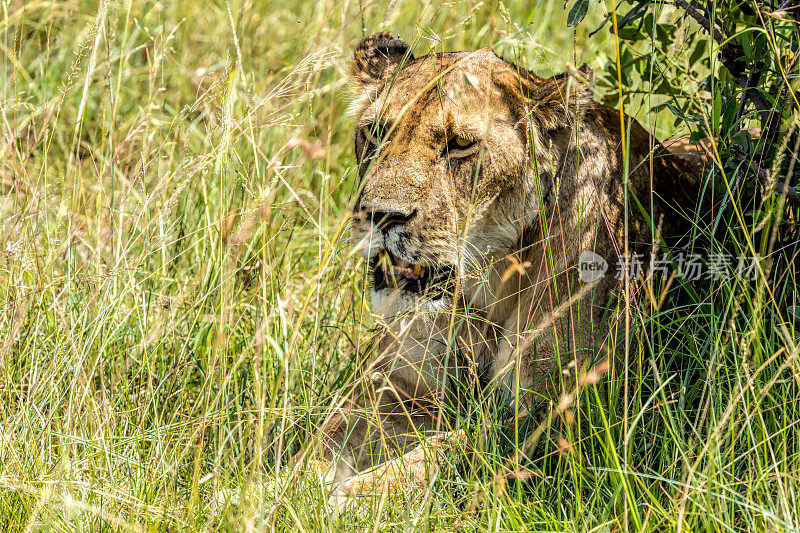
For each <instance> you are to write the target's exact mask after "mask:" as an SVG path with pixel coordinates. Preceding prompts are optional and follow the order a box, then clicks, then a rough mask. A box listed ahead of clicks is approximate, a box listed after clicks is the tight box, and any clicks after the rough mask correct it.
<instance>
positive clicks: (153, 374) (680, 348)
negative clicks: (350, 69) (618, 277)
mask: <svg viewBox="0 0 800 533" xmlns="http://www.w3.org/2000/svg"><path fill="white" fill-rule="evenodd" d="M605 9H606V8H605V7H604V6H602V5H593V7H592V8H591V10H590V12H589V15H588V18H587V21H588V23H585V24H584V25H583V26H581V27H579V29H578V30H577V33H575V32H574V30H568V29H567V28H566V11H565V10H564V9H563V6H562V4H561V3H560V2H556V1H551V0H546V1H544V2H541V3H538V4H537V5H534V6H531V5H530V4H529V3H528V2H523V1H509V2H504V3H492V2H487V3H485V4H475V3H472V2H448V3H416V2H410V1H405V0H396V1H394V0H393V1H391V2H388V3H376V2H368V1H363V2H362V1H359V2H351V1H349V0H321V1H317V2H312V1H307V0H299V1H297V2H294V3H288V2H272V1H266V2H250V1H232V2H227V3H223V2H189V1H173V2H151V1H143V2H133V1H132V0H120V1H117V2H114V1H109V2H105V3H101V4H98V3H96V2H87V1H77V0H69V1H64V2H53V1H49V0H42V1H36V0H33V1H30V2H24V1H10V2H9V1H4V2H2V19H0V32H2V41H0V243H1V244H0V298H1V300H0V302H2V303H0V305H2V313H0V524H2V525H0V529H2V530H10V531H16V530H59V531H61V530H92V531H93V530H99V529H101V528H107V529H112V530H117V529H118V530H135V531H152V530H187V531H195V530H217V529H231V530H240V529H248V530H253V529H260V528H267V529H273V528H275V529H278V528H280V529H284V528H285V529H291V530H316V529H351V530H361V529H366V528H369V529H373V530H378V529H380V530H383V529H397V530H406V529H426V530H427V529H431V530H432V529H458V530H461V529H465V530H481V531H482V530H487V529H491V530H523V529H525V530H528V529H530V530H553V531H556V530H557V531H561V530H576V531H577V530H581V531H612V530H614V531H622V530H634V529H635V530H638V529H646V530H664V529H668V530H670V529H676V528H682V529H683V530H684V531H694V530H730V529H734V530H742V529H745V530H746V529H755V530H766V531H782V530H796V529H797V528H798V522H799V521H798V518H797V513H798V500H797V491H798V489H799V488H800V484H799V483H798V474H797V472H798V464H797V463H798V458H799V457H800V456H799V455H798V429H797V420H798V419H799V418H800V416H798V415H799V413H798V409H797V407H796V405H797V399H798V371H800V369H798V366H797V349H796V347H795V342H796V341H795V337H794V327H793V322H792V318H791V313H792V312H794V311H792V309H796V308H792V309H787V308H781V309H777V308H776V304H775V300H774V299H772V296H771V295H772V294H775V293H781V294H783V293H793V292H794V285H795V278H794V276H795V272H794V270H792V269H788V270H785V271H784V274H783V276H782V277H781V278H780V279H779V281H780V284H778V285H770V286H769V289H770V290H769V291H767V290H766V289H767V286H766V285H765V281H764V280H763V279H762V280H761V281H759V282H757V283H755V284H749V283H745V282H744V281H737V280H732V281H729V282H726V283H722V284H720V285H719V286H718V287H716V288H715V291H716V292H715V294H716V296H715V297H713V298H712V297H710V296H709V295H706V294H697V293H695V294H694V296H693V298H689V301H688V302H686V301H681V302H679V303H680V305H681V307H678V304H677V303H676V304H675V305H671V303H669V304H668V305H666V306H664V307H662V308H649V307H648V306H647V304H646V303H645V302H644V301H642V302H638V304H639V308H640V309H642V310H643V311H642V313H641V314H639V313H637V315H636V316H635V317H634V318H633V324H634V326H633V330H634V337H635V339H636V341H637V342H636V343H635V346H636V347H638V348H636V349H634V351H633V355H632V357H633V359H634V360H635V361H634V362H633V363H632V364H633V367H634V368H633V369H632V371H631V372H630V374H629V376H628V381H626V380H625V379H624V377H623V376H622V375H620V374H617V373H615V372H611V373H610V374H609V375H608V377H607V378H606V379H604V380H602V381H601V383H599V384H598V385H597V386H590V387H587V388H586V389H585V390H584V391H583V392H582V394H581V396H580V397H579V399H578V400H577V403H576V404H575V405H572V406H571V407H570V409H567V410H563V411H561V414H560V416H559V417H556V418H557V419H556V420H554V422H553V424H550V425H548V426H547V427H546V430H545V433H544V435H543V438H541V439H539V441H537V443H536V446H534V447H532V449H525V450H522V451H523V452H524V453H523V454H522V457H523V458H524V459H525V461H524V466H519V468H518V469H517V470H516V471H515V472H514V475H512V476H510V477H511V479H510V480H509V479H508V478H509V476H508V474H509V472H508V471H507V470H504V469H505V468H506V467H507V465H508V461H507V458H508V457H509V455H510V453H511V448H510V445H511V440H510V439H512V438H513V436H510V435H512V434H513V431H512V432H510V431H508V428H507V427H506V426H504V425H503V424H502V423H500V421H498V422H497V423H487V422H486V420H485V419H483V418H482V417H487V416H488V417H490V420H492V419H491V417H498V418H502V416H503V414H502V413H495V414H492V415H488V414H485V413H483V412H482V411H481V410H480V404H479V403H478V402H477V401H476V402H474V403H473V404H472V411H471V412H469V411H470V410H469V409H468V410H467V411H468V413H467V414H466V415H464V421H463V427H464V428H465V430H466V431H467V432H468V434H469V436H470V440H471V442H472V443H473V444H474V446H473V447H472V448H471V451H470V453H469V454H464V455H463V457H462V456H458V454H456V456H454V457H452V465H451V466H452V468H449V469H446V471H445V472H444V473H443V474H442V475H441V476H440V477H439V479H438V480H434V481H432V482H431V483H430V484H429V485H428V486H427V488H425V489H423V490H418V491H415V492H413V493H409V494H407V495H406V497H402V498H400V497H391V498H389V497H384V498H363V499H362V500H361V501H359V503H358V504H357V505H356V506H355V509H354V510H350V511H347V510H346V511H344V512H342V513H338V514H337V513H333V512H332V511H331V509H330V508H329V507H327V506H326V502H327V498H328V494H327V492H326V489H325V487H324V486H323V485H321V484H320V480H319V479H317V478H315V477H314V476H300V477H297V476H295V477H286V475H285V473H286V471H287V468H286V462H287V460H288V458H289V457H290V456H291V455H292V454H293V453H295V452H296V451H297V450H299V449H301V447H302V446H304V445H305V444H306V443H308V441H309V439H310V438H311V436H312V435H313V431H314V428H315V425H316V424H318V423H319V422H320V421H321V420H322V418H323V416H324V415H325V412H326V410H327V409H328V408H329V407H330V406H332V405H335V404H336V403H337V402H338V401H339V400H340V394H341V387H342V386H343V385H344V384H345V383H346V382H347V381H348V379H349V377H350V376H351V375H352V374H353V373H354V372H355V371H356V370H357V369H358V367H359V365H360V363H361V362H362V361H363V360H365V359H366V358H368V357H369V355H370V354H369V351H368V350H367V349H365V348H364V347H365V346H367V344H366V342H365V341H366V340H368V339H369V336H370V328H371V326H372V319H371V318H370V315H369V306H368V301H367V300H366V299H365V298H364V289H365V285H366V276H365V268H366V266H365V264H364V263H363V261H361V260H359V259H357V258H356V257H354V256H353V255H351V253H350V248H349V245H348V243H347V239H346V236H347V210H348V202H349V200H350V196H351V194H352V193H353V191H354V190H355V188H356V186H357V184H356V179H355V170H354V159H353V156H352V153H351V150H352V148H351V138H352V124H351V123H350V121H349V119H348V117H347V114H346V109H347V104H348V102H347V95H346V87H345V80H346V71H347V66H348V62H349V58H350V55H351V50H352V47H353V46H354V44H355V43H356V42H357V41H358V39H359V38H360V37H361V36H362V35H363V34H364V32H367V33H371V32H373V31H377V30H379V29H391V30H392V31H394V32H400V33H402V34H403V37H404V38H405V39H406V40H408V41H409V42H416V43H417V51H418V52H422V53H424V52H425V51H427V50H428V49H429V48H435V49H436V50H456V49H466V48H475V47H483V46H490V45H494V46H495V47H496V50H498V51H499V52H501V53H504V54H506V55H507V56H508V57H512V58H514V59H515V60H518V61H521V62H522V63H523V64H525V65H527V66H528V67H529V68H532V69H534V70H536V71H537V72H538V73H540V74H542V75H548V74H552V73H555V72H559V71H561V70H563V68H564V66H565V64H567V63H572V64H580V63H581V62H584V61H586V62H590V63H594V64H595V66H596V67H597V66H602V65H598V64H597V58H598V57H599V58H601V59H602V58H613V57H614V56H615V53H616V52H615V48H614V40H613V35H612V34H610V33H609V32H607V31H602V32H599V33H597V34H596V35H594V36H593V37H591V38H589V37H587V30H590V29H592V28H594V27H596V26H597V25H598V24H599V21H600V20H601V18H602V17H603V15H604V13H605V11H604V10H605ZM605 60H606V59H603V61H605ZM611 61H613V59H611ZM642 105H643V104H642ZM643 109H644V108H637V107H632V108H628V111H629V112H630V113H632V114H634V115H637V113H642V110H643ZM638 118H640V119H642V122H643V123H650V124H651V125H652V127H653V128H654V129H657V133H658V134H659V135H660V136H662V137H665V136H667V135H670V134H672V133H673V132H672V131H667V130H668V128H669V124H670V122H669V121H668V120H666V119H665V118H664V117H660V118H659V117H655V118H653V117H645V116H641V115H640V116H639V117H638ZM749 230H750V228H742V227H735V226H733V227H729V228H726V229H725V231H723V232H722V233H723V236H722V237H720V238H721V239H722V240H726V241H727V243H728V245H729V246H733V247H737V246H738V247H739V248H741V249H745V248H746V243H744V242H741V239H742V235H744V234H748V233H749ZM757 245H759V246H760V245H761V243H757ZM770 283H771V282H770ZM668 302H671V301H668ZM776 312H780V313H784V315H782V316H784V318H785V317H786V316H789V318H785V320H784V326H783V328H782V329H777V330H776V329H773V328H765V327H764V326H763V324H765V323H774V322H775V321H774V320H772V321H767V322H765V315H770V316H771V315H772V314H774V313H776ZM786 313H789V314H788V315H787V314H786ZM623 391H627V393H626V394H624V393H623Z"/></svg>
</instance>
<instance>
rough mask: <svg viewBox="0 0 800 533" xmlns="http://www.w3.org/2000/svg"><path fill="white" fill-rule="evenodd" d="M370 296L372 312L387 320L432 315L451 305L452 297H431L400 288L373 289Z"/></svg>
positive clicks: (445, 309)
mask: <svg viewBox="0 0 800 533" xmlns="http://www.w3.org/2000/svg"><path fill="white" fill-rule="evenodd" d="M370 296H371V299H372V312H373V313H374V314H376V315H378V316H380V317H383V318H384V319H387V320H390V319H393V318H396V317H398V316H401V315H404V316H420V317H422V318H426V317H432V316H433V315H436V314H439V313H442V312H444V311H447V310H448V309H449V307H450V299H449V298H447V297H446V296H444V295H442V296H441V297H439V298H431V297H426V296H424V295H420V294H419V293H415V292H410V291H406V290H403V289H398V288H381V289H372V291H371V293H370Z"/></svg>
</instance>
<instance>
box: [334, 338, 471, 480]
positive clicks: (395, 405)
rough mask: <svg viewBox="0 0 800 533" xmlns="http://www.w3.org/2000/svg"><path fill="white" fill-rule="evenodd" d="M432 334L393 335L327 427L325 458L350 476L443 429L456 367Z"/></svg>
mask: <svg viewBox="0 0 800 533" xmlns="http://www.w3.org/2000/svg"><path fill="white" fill-rule="evenodd" d="M442 346H443V344H441V343H440V342H438V341H434V340H433V337H432V336H426V337H424V338H420V337H418V336H416V337H411V336H409V337H406V338H402V339H398V337H397V336H394V335H387V338H385V339H384V340H383V341H382V342H381V348H382V350H381V352H382V355H381V356H380V357H379V358H378V360H377V361H375V362H374V363H373V364H371V365H369V366H368V367H367V368H366V369H365V370H364V372H363V374H362V376H361V377H360V378H359V380H358V381H357V383H356V385H355V387H354V388H353V395H352V399H351V401H350V402H349V403H348V405H347V406H346V408H344V409H342V410H341V412H340V413H339V414H337V415H336V416H335V417H333V418H332V419H331V420H329V421H328V422H327V423H326V424H325V426H324V427H323V431H322V438H323V443H324V452H323V453H324V456H325V459H326V460H328V461H331V462H332V463H334V464H335V465H336V469H337V477H340V478H341V477H346V476H349V475H350V474H353V473H356V472H360V471H362V470H364V469H366V468H369V467H371V466H374V465H378V464H381V463H383V462H385V461H387V460H389V459H391V458H393V457H396V456H399V455H402V454H403V453H405V452H407V451H409V450H411V449H413V448H414V447H415V446H416V445H417V444H418V443H419V442H420V439H421V438H422V437H424V436H425V435H430V434H431V433H434V432H436V431H438V430H440V429H442V427H441V426H442V414H443V409H444V408H445V407H446V406H447V402H448V400H449V392H450V391H449V387H450V382H451V379H450V378H451V377H452V375H453V372H454V371H455V369H456V366H457V365H456V361H455V360H454V359H455V358H454V356H452V355H449V354H448V353H446V352H445V350H443V349H442V348H441V347H442Z"/></svg>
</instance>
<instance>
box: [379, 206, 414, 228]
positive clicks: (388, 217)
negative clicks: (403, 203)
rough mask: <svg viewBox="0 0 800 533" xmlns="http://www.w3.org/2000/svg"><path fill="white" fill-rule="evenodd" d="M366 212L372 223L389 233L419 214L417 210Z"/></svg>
mask: <svg viewBox="0 0 800 533" xmlns="http://www.w3.org/2000/svg"><path fill="white" fill-rule="evenodd" d="M366 211H367V214H368V216H369V218H370V220H372V223H373V224H375V225H376V226H378V228H379V229H380V230H381V231H383V232H387V231H389V230H390V229H392V228H393V227H394V226H397V225H399V224H407V223H408V222H409V221H410V220H411V219H412V218H414V215H415V214H416V212H417V210H416V209H414V210H411V211H402V210H399V209H366Z"/></svg>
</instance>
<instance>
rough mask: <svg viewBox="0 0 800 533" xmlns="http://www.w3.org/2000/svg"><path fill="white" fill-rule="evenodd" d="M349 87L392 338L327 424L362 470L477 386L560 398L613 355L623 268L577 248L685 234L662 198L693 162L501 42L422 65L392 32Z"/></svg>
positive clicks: (365, 225) (360, 237) (625, 245)
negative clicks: (600, 264)
mask: <svg viewBox="0 0 800 533" xmlns="http://www.w3.org/2000/svg"><path fill="white" fill-rule="evenodd" d="M583 75H587V73H584V72H582V71H581V72H579V73H578V74H577V76H578V77H580V76H583ZM352 84H353V91H354V103H353V112H354V114H355V116H356V117H357V121H358V126H357V134H356V151H357V157H358V158H359V168H360V175H361V176H362V179H363V182H362V187H361V192H360V194H359V196H358V198H357V199H356V201H355V204H354V208H353V228H352V233H353V240H354V243H355V244H356V246H357V248H358V249H359V250H360V251H361V252H362V253H363V254H364V255H365V256H366V257H367V258H368V259H370V260H371V261H372V264H373V268H374V269H375V272H376V274H375V283H374V287H373V289H372V302H373V312H374V313H376V314H377V315H378V316H379V317H381V318H382V324H383V326H382V327H383V333H382V335H381V338H380V341H379V351H380V356H379V357H378V360H377V361H375V362H374V363H373V364H372V365H371V366H370V367H369V368H368V369H366V371H365V373H364V376H363V378H362V379H361V380H360V381H359V382H358V383H357V384H356V385H355V388H354V391H353V392H354V396H353V398H354V400H353V403H352V404H350V405H349V406H348V408H347V409H345V410H344V412H343V413H341V414H339V415H337V416H336V417H335V418H334V419H331V420H328V423H327V424H326V428H325V430H324V431H325V436H326V443H327V448H326V450H327V451H326V453H327V454H328V455H329V456H330V457H333V456H336V455H337V454H338V455H339V456H340V457H342V458H343V459H344V462H345V463H347V464H349V465H350V467H352V468H354V469H361V468H363V467H364V466H366V465H368V464H370V463H372V462H375V461H382V460H385V459H386V458H387V457H389V456H391V455H392V454H393V453H396V452H397V450H398V449H401V448H403V447H404V446H405V445H406V444H408V443H410V442H414V441H416V439H417V437H418V434H419V433H426V432H431V431H435V430H437V429H439V425H440V424H441V411H442V410H441V407H442V405H443V404H444V403H446V402H448V401H450V400H453V399H456V398H457V397H458V396H459V395H460V393H461V392H463V388H464V387H465V386H472V387H480V386H482V387H485V386H487V385H490V386H493V387H495V388H496V389H499V390H500V392H501V393H502V392H505V393H506V394H510V395H512V396H513V397H516V398H517V399H518V400H519V401H523V399H524V398H525V397H527V400H526V401H530V398H531V396H540V397H545V398H550V399H556V398H557V397H556V396H555V395H557V394H558V393H559V392H560V390H561V388H562V387H563V386H564V383H565V379H566V382H567V383H569V382H570V380H572V381H574V378H575V375H576V372H578V371H579V370H580V369H581V368H583V366H584V364H585V363H587V362H589V361H591V360H593V359H597V358H598V357H601V356H603V355H604V354H605V350H606V349H607V348H608V344H609V343H610V342H612V341H613V339H611V340H609V339H608V338H607V334H608V332H609V325H610V322H611V321H613V320H614V317H615V313H614V312H613V308H614V306H615V305H616V302H618V299H617V298H616V295H617V294H618V293H619V288H620V287H621V283H620V280H619V279H617V278H618V277H619V276H617V275H615V274H619V272H614V271H613V269H612V270H611V271H609V272H608V273H607V275H606V276H604V277H601V278H600V279H598V280H597V281H594V282H591V283H583V282H581V281H580V280H579V279H578V275H577V274H578V271H577V266H578V261H579V256H580V254H581V252H584V251H593V252H596V253H597V254H599V255H600V256H602V257H603V258H605V259H606V260H607V261H608V262H609V263H610V264H611V265H612V267H613V266H614V265H616V264H617V262H618V258H619V257H620V256H622V255H623V254H624V253H625V252H626V251H628V252H630V253H634V252H638V253H643V254H644V253H646V252H648V251H649V250H650V249H651V248H652V247H653V241H654V236H653V235H652V234H651V231H650V227H651V225H650V224H649V223H648V219H652V220H653V224H658V223H659V221H662V222H663V225H662V233H667V234H668V233H671V232H675V231H677V226H675V225H674V224H672V223H673V222H675V220H674V215H672V214H671V213H668V212H666V209H665V206H664V205H662V203H661V202H660V201H658V200H657V198H658V194H651V191H653V190H655V191H657V193H660V194H661V195H664V194H670V195H672V194H673V191H674V192H675V193H677V192H678V191H679V188H678V187H677V185H676V184H677V183H678V179H679V174H680V173H681V171H682V163H681V161H679V160H678V159H676V158H673V157H670V156H668V155H667V154H666V152H665V151H664V150H663V149H662V148H661V146H660V144H659V143H658V142H657V141H655V140H654V139H652V138H651V137H650V136H649V135H648V134H647V132H646V131H645V130H644V129H643V128H642V127H641V126H640V125H639V124H638V123H636V122H635V121H628V120H626V124H625V128H626V130H627V131H626V135H627V136H628V142H626V143H625V146H626V149H627V153H625V154H623V149H622V142H621V140H622V135H621V124H620V114H619V112H618V111H616V110H614V109H611V108H607V107H605V106H602V105H600V104H597V103H594V102H593V101H592V98H591V94H590V92H589V89H588V87H587V86H586V85H585V84H583V83H581V82H579V81H576V80H575V79H574V78H572V77H570V76H566V75H563V76H557V77H554V78H550V79H541V78H538V77H536V76H535V75H533V74H531V73H529V72H527V71H524V70H522V69H518V68H517V67H515V66H514V65H512V64H511V63H508V62H506V61H504V60H502V59H500V58H499V57H497V56H496V55H495V54H494V53H493V52H491V51H490V50H488V49H486V50H478V51H474V52H459V53H445V54H436V55H430V56H425V57H422V58H418V59H412V58H411V57H410V56H409V55H407V54H406V47H405V45H404V43H402V41H399V40H397V39H393V38H392V37H391V36H390V35H388V34H379V35H376V36H373V37H370V38H367V39H365V40H364V41H362V43H361V44H360V45H359V46H358V48H357V50H356V57H355V62H354V66H353V72H352ZM379 136H382V138H380V139H378V138H377V137H379ZM626 162H627V170H626V167H625V163H626ZM651 185H652V186H651ZM626 191H627V201H626ZM634 198H636V199H638V202H637V201H635V200H634ZM645 213H646V214H645ZM665 213H666V216H662V215H665ZM651 217H652V218H651ZM379 254H383V255H379ZM376 257H382V258H386V257H388V258H389V259H385V261H388V262H390V263H391V265H388V263H381V262H379V261H377V260H376ZM643 257H644V256H643ZM447 272H449V273H450V276H449V277H448V276H446V275H445V274H446V273H447ZM426 276H427V278H426ZM437 276H438V277H437ZM398 280H399V281H398ZM437 280H438V281H437ZM441 280H445V281H441ZM442 287H446V288H442ZM412 289H413V290H412Z"/></svg>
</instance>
